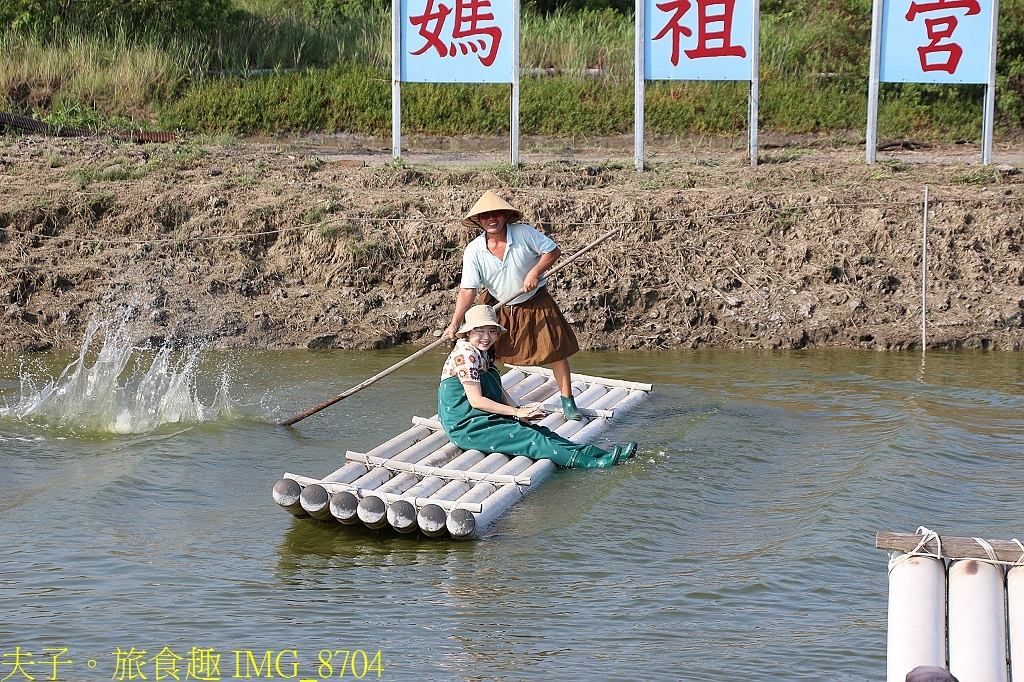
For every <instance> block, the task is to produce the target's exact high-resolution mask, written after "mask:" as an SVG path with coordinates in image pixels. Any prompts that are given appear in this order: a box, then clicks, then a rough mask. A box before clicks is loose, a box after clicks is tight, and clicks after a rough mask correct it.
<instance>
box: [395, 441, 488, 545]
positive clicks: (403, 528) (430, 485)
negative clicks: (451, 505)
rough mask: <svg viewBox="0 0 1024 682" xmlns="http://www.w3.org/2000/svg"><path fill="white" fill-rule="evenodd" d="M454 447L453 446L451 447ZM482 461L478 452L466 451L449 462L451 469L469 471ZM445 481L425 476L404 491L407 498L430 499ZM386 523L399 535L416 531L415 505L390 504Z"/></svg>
mask: <svg viewBox="0 0 1024 682" xmlns="http://www.w3.org/2000/svg"><path fill="white" fill-rule="evenodd" d="M453 447H454V446H453ZM483 459H484V453H482V452H480V451H479V450H467V451H466V452H464V453H462V454H461V455H459V456H458V457H456V458H455V459H453V460H452V461H451V462H449V463H448V466H449V467H451V468H453V469H454V468H461V469H469V468H471V467H473V466H475V465H476V464H479V463H480V462H482V461H483ZM446 482H447V481H445V480H444V479H443V478H439V477H437V476H426V477H424V478H423V479H422V480H421V481H420V482H419V483H417V484H416V485H414V486H412V487H411V488H409V489H408V490H406V491H405V495H406V497H407V498H411V499H413V500H414V499H416V498H417V497H430V496H431V495H433V494H434V493H435V492H437V491H438V490H440V489H441V487H442V486H444V484H445V483H446ZM387 519H388V523H390V524H391V527H392V528H394V529H395V530H397V531H398V532H399V533H411V532H413V531H414V530H416V505H415V504H413V502H412V501H410V499H403V500H398V501H397V502H392V503H391V505H390V506H389V507H388V511H387Z"/></svg>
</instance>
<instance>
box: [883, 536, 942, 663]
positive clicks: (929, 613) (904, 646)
mask: <svg viewBox="0 0 1024 682" xmlns="http://www.w3.org/2000/svg"><path fill="white" fill-rule="evenodd" d="M886 660H887V670H886V680H887V681H888V682H905V680H906V679H907V673H908V672H910V671H911V670H913V669H914V668H916V667H917V666H919V665H934V666H938V667H940V668H944V667H946V566H945V564H944V563H943V562H942V560H941V559H936V558H934V557H925V556H907V555H905V554H904V553H903V552H894V553H893V555H892V558H891V559H890V560H889V629H888V639H887V643H886Z"/></svg>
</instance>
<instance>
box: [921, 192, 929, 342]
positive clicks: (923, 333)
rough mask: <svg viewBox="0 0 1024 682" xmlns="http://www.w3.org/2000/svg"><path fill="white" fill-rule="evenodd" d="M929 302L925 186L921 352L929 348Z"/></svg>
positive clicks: (926, 194) (922, 241)
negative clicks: (926, 318) (926, 321)
mask: <svg viewBox="0 0 1024 682" xmlns="http://www.w3.org/2000/svg"><path fill="white" fill-rule="evenodd" d="M927 302H928V185H925V186H924V229H923V230H922V234H921V352H922V353H924V351H925V348H926V347H927V340H928V337H927V332H926V331H925V317H926V308H925V305H926V304H927Z"/></svg>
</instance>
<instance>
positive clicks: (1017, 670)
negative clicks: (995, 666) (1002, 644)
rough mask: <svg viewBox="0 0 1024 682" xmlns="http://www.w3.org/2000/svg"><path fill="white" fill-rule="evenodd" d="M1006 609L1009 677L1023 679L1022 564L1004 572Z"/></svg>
mask: <svg viewBox="0 0 1024 682" xmlns="http://www.w3.org/2000/svg"><path fill="white" fill-rule="evenodd" d="M1006 611H1007V614H1006V615H1007V618H1006V621H1007V627H1008V628H1009V632H1008V633H1007V636H1008V637H1009V638H1010V679H1011V680H1024V566H1014V567H1013V568H1011V569H1010V570H1009V571H1007V573H1006Z"/></svg>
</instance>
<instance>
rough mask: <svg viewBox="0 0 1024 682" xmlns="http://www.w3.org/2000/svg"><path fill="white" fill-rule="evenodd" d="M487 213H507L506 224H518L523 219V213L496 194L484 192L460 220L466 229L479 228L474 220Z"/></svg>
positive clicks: (477, 222) (489, 191) (478, 223)
mask: <svg viewBox="0 0 1024 682" xmlns="http://www.w3.org/2000/svg"><path fill="white" fill-rule="evenodd" d="M488 211H508V214H509V215H508V221H507V222H506V224H507V225H508V224H512V223H518V222H519V221H520V220H522V219H523V212H522V211H520V210H519V209H517V208H515V207H513V206H512V204H510V203H508V202H507V201H505V200H504V199H502V198H501V197H499V196H498V195H497V194H495V193H494V192H492V191H491V190H487V191H486V192H484V195H483V196H482V197H480V198H479V199H478V200H477V202H476V203H475V204H474V205H473V208H471V209H469V213H467V214H466V217H465V218H463V219H462V224H463V225H465V226H466V227H480V221H479V220H477V219H476V217H477V216H478V215H480V214H481V213H487V212H488Z"/></svg>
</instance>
